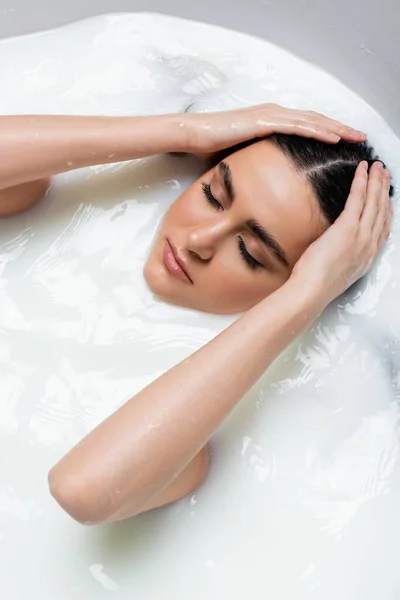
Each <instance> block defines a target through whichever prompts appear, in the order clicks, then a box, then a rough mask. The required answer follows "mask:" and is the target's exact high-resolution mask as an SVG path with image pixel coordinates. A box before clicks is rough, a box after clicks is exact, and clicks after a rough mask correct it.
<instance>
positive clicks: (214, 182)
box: [0, 105, 392, 524]
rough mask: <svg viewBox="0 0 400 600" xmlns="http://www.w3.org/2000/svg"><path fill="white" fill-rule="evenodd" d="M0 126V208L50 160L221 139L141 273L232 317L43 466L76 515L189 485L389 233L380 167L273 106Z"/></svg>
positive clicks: (338, 134)
mask: <svg viewBox="0 0 400 600" xmlns="http://www.w3.org/2000/svg"><path fill="white" fill-rule="evenodd" d="M0 127H1V137H0V154H1V157H2V158H1V161H0V190H1V191H0V212H1V214H2V215H3V216H5V215H10V214H14V213H16V212H19V211H21V210H24V209H26V208H28V207H30V206H32V205H33V204H34V203H35V202H36V201H37V200H38V199H39V198H40V196H41V195H42V194H43V193H44V191H45V190H46V188H47V187H48V185H49V177H50V176H51V175H53V174H55V173H60V172H62V171H67V170H71V169H76V168H79V167H84V166H88V165H93V164H99V163H110V162H117V161H124V160H131V159H134V158H138V157H144V156H149V155H153V154H158V153H165V152H191V153H195V154H213V153H216V152H221V151H225V152H224V153H223V154H224V156H223V158H222V160H219V161H218V162H217V163H216V164H215V166H213V168H211V169H210V170H209V171H208V172H207V173H205V175H204V177H203V178H202V180H200V181H196V182H195V183H194V184H193V185H192V186H191V187H189V189H188V190H186V191H185V192H184V193H183V194H182V195H181V196H180V197H179V198H178V199H177V200H176V202H175V203H174V204H173V205H172V206H171V208H170V209H169V210H168V211H167V213H166V215H165V218H164V221H163V223H162V225H161V227H160V229H159V231H158V235H157V237H156V239H155V243H154V246H153V249H152V251H151V253H150V256H149V258H148V261H147V263H146V265H145V267H144V275H145V278H146V280H147V282H148V285H149V286H150V288H151V289H152V290H153V291H154V292H155V293H156V294H158V295H159V296H160V297H162V298H164V299H165V300H166V301H168V302H172V303H175V304H179V305H182V306H187V307H190V308H194V309H198V310H202V311H208V312H214V313H237V312H242V313H243V314H242V316H241V317H240V318H239V319H238V320H237V321H236V322H235V323H233V324H232V325H231V326H230V327H228V328H227V329H226V330H225V331H224V332H222V333H221V334H220V335H218V336H217V337H216V338H215V339H214V340H212V341H211V342H209V343H208V344H206V345H205V346H204V347H203V348H201V349H200V350H198V351H197V352H195V353H194V354H193V355H191V356H190V357H189V358H188V359H187V360H185V361H183V362H182V363H180V364H178V365H177V366H175V367H174V368H172V369H171V370H169V371H168V372H166V373H165V374H164V375H162V376H161V377H159V378H158V379H157V380H156V381H154V382H153V383H152V384H150V385H149V386H147V387H146V388H145V389H144V390H143V391H141V392H140V393H139V394H137V395H136V396H135V397H134V398H132V399H131V400H130V401H129V402H127V403H126V404H125V405H124V406H122V407H121V408H120V409H118V410H117V411H116V412H115V413H114V414H113V415H112V416H111V417H109V418H108V419H107V420H106V421H104V423H102V424H101V425H100V426H99V427H97V428H96V429H95V430H94V431H92V432H91V433H90V434H89V435H87V436H86V437H85V438H84V439H83V440H82V441H81V442H80V443H79V444H78V445H77V446H76V447H75V448H73V449H72V450H71V451H70V452H69V453H68V454H67V455H66V456H65V457H64V458H63V459H62V460H61V461H60V462H59V463H58V464H57V465H56V466H55V467H54V468H53V469H52V470H51V472H50V475H49V483H50V489H51V492H52V494H53V496H54V497H55V498H56V500H57V501H58V502H59V503H60V505H61V506H62V507H63V508H64V509H65V510H66V511H67V512H68V513H69V514H70V515H71V516H73V517H74V518H75V519H77V520H78V521H80V522H81V523H87V524H89V523H90V524H95V523H102V522H107V521H113V520H118V519H123V518H126V517H129V516H132V515H135V514H138V513H140V512H143V511H146V510H149V509H151V508H155V507H158V506H162V505H165V504H167V503H170V502H172V501H175V500H178V499H180V498H182V497H184V496H185V495H187V494H189V493H192V492H193V491H194V490H195V489H196V488H197V487H198V486H199V485H200V484H201V482H202V481H203V479H204V477H205V475H206V473H207V469H208V451H207V446H206V444H207V442H208V440H209V439H210V437H211V436H212V434H213V432H214V431H215V430H216V428H217V427H218V426H219V425H220V423H221V422H222V421H223V420H224V418H225V417H226V416H227V415H228V414H229V412H230V411H231V410H232V409H233V407H234V406H235V405H236V404H237V403H238V402H239V400H240V399H241V398H242V396H243V395H244V394H245V393H246V392H247V391H248V390H249V388H250V387H251V386H252V385H253V384H254V383H255V382H256V381H257V379H258V378H259V377H260V376H261V375H262V373H263V372H264V371H265V370H266V369H267V368H268V367H269V365H270V364H271V362H272V361H273V360H274V359H275V358H276V357H277V356H278V355H279V354H280V353H281V352H282V351H283V350H284V348H285V347H286V346H287V345H288V344H289V343H291V342H292V341H293V339H294V338H295V337H297V336H298V335H299V334H301V333H302V332H303V331H304V330H305V329H306V328H307V327H308V326H309V325H311V323H312V322H313V321H314V320H315V318H316V317H317V316H318V315H319V314H320V313H321V311H322V310H323V309H324V308H325V307H326V306H327V305H328V304H329V303H330V302H331V301H332V300H333V299H334V298H336V297H337V296H338V295H339V294H341V293H342V292H343V291H344V290H346V289H347V288H348V287H349V286H350V285H351V284H352V283H353V282H355V281H356V280H357V279H359V278H360V277H361V276H362V275H364V274H365V273H366V272H367V271H368V269H369V268H370V266H371V264H372V262H373V260H374V258H375V257H376V255H377V254H378V252H379V250H380V249H381V248H382V246H383V244H384V243H385V241H386V240H387V238H388V236H389V232H390V223H391V216H392V208H391V202H390V195H391V191H392V190H391V187H390V173H389V171H388V170H387V169H385V168H384V165H383V164H382V163H381V162H379V161H377V160H376V159H375V158H374V156H373V152H372V149H371V148H370V147H369V146H368V145H367V144H366V142H365V138H366V136H365V134H363V133H361V132H357V131H354V130H353V129H351V128H349V127H346V126H344V125H341V124H340V123H338V122H336V121H333V120H331V119H328V118H327V117H324V116H322V115H319V114H316V113H310V112H300V111H294V110H288V109H284V108H282V107H279V106H276V105H261V106H257V107H252V108H248V109H242V110H237V111H229V112H224V113H214V114H201V115H194V114H190V115H188V114H185V115H166V116H156V117H130V118H99V117H51V116H20V117H0ZM265 138H266V139H265ZM311 138H313V139H311ZM238 145H240V146H238ZM233 146H236V148H234V149H232V147H233ZM229 149H230V150H229ZM219 158H221V156H220V157H219ZM244 357H245V358H244Z"/></svg>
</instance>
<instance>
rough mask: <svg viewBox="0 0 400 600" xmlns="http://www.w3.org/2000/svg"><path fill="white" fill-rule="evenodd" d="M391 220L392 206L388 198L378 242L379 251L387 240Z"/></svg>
mask: <svg viewBox="0 0 400 600" xmlns="http://www.w3.org/2000/svg"><path fill="white" fill-rule="evenodd" d="M392 220H393V204H392V201H391V199H390V198H389V202H388V210H387V214H386V221H385V225H384V227H383V230H382V233H381V235H380V238H379V240H378V248H379V249H380V248H382V246H383V245H384V244H385V242H386V241H387V240H388V238H389V236H390V231H391V226H392Z"/></svg>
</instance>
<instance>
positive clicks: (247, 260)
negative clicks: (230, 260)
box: [238, 235, 263, 271]
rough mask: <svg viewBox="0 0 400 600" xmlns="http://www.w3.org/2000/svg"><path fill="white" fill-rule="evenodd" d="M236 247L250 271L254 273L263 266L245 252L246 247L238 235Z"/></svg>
mask: <svg viewBox="0 0 400 600" xmlns="http://www.w3.org/2000/svg"><path fill="white" fill-rule="evenodd" d="M238 246H239V252H240V254H241V255H242V257H243V260H244V261H245V263H246V264H247V265H248V266H249V267H250V269H252V270H253V271H255V270H256V269H262V268H263V265H262V264H261V263H259V262H258V260H256V259H255V258H254V256H252V255H251V254H250V252H249V251H248V250H247V248H246V245H245V243H244V241H243V238H242V237H241V236H240V235H238Z"/></svg>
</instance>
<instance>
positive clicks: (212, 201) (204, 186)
mask: <svg viewBox="0 0 400 600" xmlns="http://www.w3.org/2000/svg"><path fill="white" fill-rule="evenodd" d="M201 187H202V189H203V194H204V195H205V197H206V198H207V201H208V202H209V203H210V204H211V205H212V206H213V207H214V208H216V209H217V210H224V207H223V206H222V204H221V203H220V202H218V200H217V199H216V198H214V196H213V194H212V191H211V186H210V184H209V183H206V182H205V181H202V182H201Z"/></svg>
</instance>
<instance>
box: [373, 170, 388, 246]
mask: <svg viewBox="0 0 400 600" xmlns="http://www.w3.org/2000/svg"><path fill="white" fill-rule="evenodd" d="M389 189H390V173H389V171H388V170H384V171H383V175H382V188H381V197H380V201H379V207H378V214H377V217H376V221H375V223H374V226H373V229H372V239H374V240H375V241H376V242H378V240H379V239H380V237H381V235H382V232H383V229H384V227H385V223H386V219H387V216H388V212H389V201H390V198H389Z"/></svg>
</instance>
